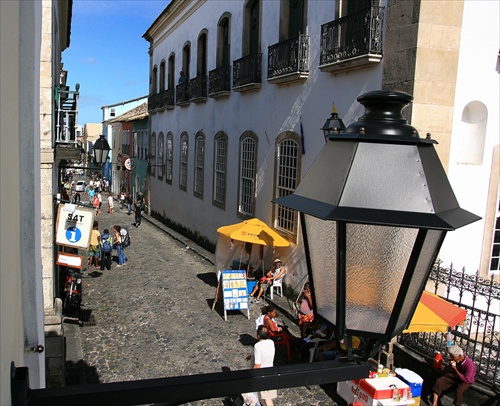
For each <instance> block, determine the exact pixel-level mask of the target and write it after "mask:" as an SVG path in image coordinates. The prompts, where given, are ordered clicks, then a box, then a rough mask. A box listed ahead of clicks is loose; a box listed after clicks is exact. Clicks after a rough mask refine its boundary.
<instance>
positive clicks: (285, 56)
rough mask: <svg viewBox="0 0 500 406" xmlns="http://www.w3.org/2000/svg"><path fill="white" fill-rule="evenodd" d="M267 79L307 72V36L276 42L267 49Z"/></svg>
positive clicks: (302, 35)
mask: <svg viewBox="0 0 500 406" xmlns="http://www.w3.org/2000/svg"><path fill="white" fill-rule="evenodd" d="M267 55H268V57H267V58H268V66H267V78H268V79H272V78H275V77H278V76H284V75H289V74H292V73H299V74H300V73H308V72H309V36H308V35H304V34H300V35H298V36H297V37H294V38H290V39H287V40H285V41H281V42H278V43H277V44H274V45H271V46H269V47H268V53H267Z"/></svg>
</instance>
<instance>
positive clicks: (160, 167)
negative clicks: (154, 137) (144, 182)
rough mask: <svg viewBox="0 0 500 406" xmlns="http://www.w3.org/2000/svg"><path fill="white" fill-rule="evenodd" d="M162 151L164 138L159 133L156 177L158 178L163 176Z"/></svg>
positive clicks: (163, 149)
mask: <svg viewBox="0 0 500 406" xmlns="http://www.w3.org/2000/svg"><path fill="white" fill-rule="evenodd" d="M164 151H165V144H164V136H163V133H160V135H159V136H158V177H159V178H161V177H162V176H163V164H164V163H165V161H164Z"/></svg>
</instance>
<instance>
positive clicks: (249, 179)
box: [238, 133, 257, 216]
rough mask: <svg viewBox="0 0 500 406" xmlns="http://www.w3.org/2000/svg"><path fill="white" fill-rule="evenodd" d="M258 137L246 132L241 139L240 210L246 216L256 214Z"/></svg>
mask: <svg viewBox="0 0 500 406" xmlns="http://www.w3.org/2000/svg"><path fill="white" fill-rule="evenodd" d="M256 139H257V137H255V135H254V134H250V133H245V134H244V135H243V136H242V137H241V139H240V190H239V204H238V212H239V213H241V214H243V215H245V216H253V215H254V214H255V174H256V170H255V168H256V164H257V141H256Z"/></svg>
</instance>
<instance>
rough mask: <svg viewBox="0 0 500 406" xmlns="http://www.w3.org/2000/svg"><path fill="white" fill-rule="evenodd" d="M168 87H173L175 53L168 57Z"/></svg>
mask: <svg viewBox="0 0 500 406" xmlns="http://www.w3.org/2000/svg"><path fill="white" fill-rule="evenodd" d="M168 88H169V89H174V88H175V55H174V54H172V55H170V56H169V57H168Z"/></svg>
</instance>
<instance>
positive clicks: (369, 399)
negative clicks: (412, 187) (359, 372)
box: [337, 377, 415, 406]
mask: <svg viewBox="0 0 500 406" xmlns="http://www.w3.org/2000/svg"><path fill="white" fill-rule="evenodd" d="M390 385H396V387H397V388H398V391H399V394H400V395H401V399H402V398H403V393H404V390H405V389H406V391H407V393H408V392H410V387H409V386H408V385H407V384H406V383H405V382H403V381H402V380H401V379H399V378H396V377H387V378H373V379H370V378H368V379H360V380H359V381H358V380H356V381H345V382H339V383H338V384H337V394H338V395H339V396H341V397H342V398H343V399H344V400H345V401H346V402H347V403H350V402H352V401H353V399H354V395H356V396H357V401H358V402H359V403H361V404H363V405H369V406H391V405H392V406H405V405H412V404H413V403H415V401H414V400H413V399H411V400H401V401H399V402H396V401H393V400H392V388H391V387H390Z"/></svg>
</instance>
